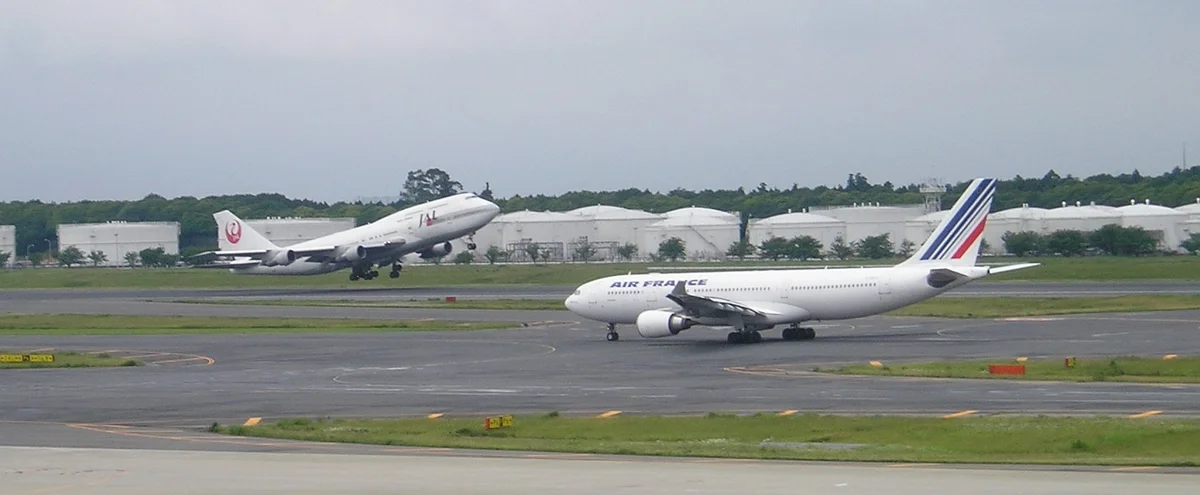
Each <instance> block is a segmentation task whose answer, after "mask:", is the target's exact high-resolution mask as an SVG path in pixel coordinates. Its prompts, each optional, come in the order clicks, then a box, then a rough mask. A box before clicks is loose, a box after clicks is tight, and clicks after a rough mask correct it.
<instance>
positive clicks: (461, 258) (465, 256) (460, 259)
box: [454, 251, 475, 265]
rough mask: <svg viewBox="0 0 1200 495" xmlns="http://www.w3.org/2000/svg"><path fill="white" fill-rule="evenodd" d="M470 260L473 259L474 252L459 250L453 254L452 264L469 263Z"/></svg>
mask: <svg viewBox="0 0 1200 495" xmlns="http://www.w3.org/2000/svg"><path fill="white" fill-rule="evenodd" d="M472 261H475V254H473V253H471V252H470V251H460V252H459V253H458V254H457V255H455V256H454V264H456V265H469V264H471V262H472Z"/></svg>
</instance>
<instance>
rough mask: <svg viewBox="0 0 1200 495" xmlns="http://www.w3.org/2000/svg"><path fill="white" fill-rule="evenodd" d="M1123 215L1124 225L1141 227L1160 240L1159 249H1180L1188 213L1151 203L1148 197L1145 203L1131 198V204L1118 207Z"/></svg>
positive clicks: (1122, 221)
mask: <svg viewBox="0 0 1200 495" xmlns="http://www.w3.org/2000/svg"><path fill="white" fill-rule="evenodd" d="M1116 210H1117V212H1118V213H1119V214H1120V215H1121V225H1122V226H1124V227H1141V228H1143V229H1146V232H1148V233H1149V234H1150V236H1151V237H1154V239H1155V240H1157V241H1158V249H1159V250H1162V251H1178V250H1180V249H1181V248H1180V247H1179V244H1180V242H1182V241H1183V238H1185V237H1187V236H1186V235H1181V234H1182V232H1183V227H1184V224H1185V223H1187V219H1188V214H1187V213H1184V212H1182V211H1178V210H1175V209H1173V208H1167V207H1166V206H1160V205H1155V204H1150V200H1149V199H1147V200H1145V202H1143V203H1138V202H1137V201H1135V200H1130V201H1129V204H1127V205H1125V206H1121V207H1118V208H1116Z"/></svg>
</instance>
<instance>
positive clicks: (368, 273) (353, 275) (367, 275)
mask: <svg viewBox="0 0 1200 495" xmlns="http://www.w3.org/2000/svg"><path fill="white" fill-rule="evenodd" d="M378 276H379V270H370V269H364V268H358V267H355V268H351V269H350V281H351V282H353V281H356V280H358V279H363V280H374V279H375V277H378Z"/></svg>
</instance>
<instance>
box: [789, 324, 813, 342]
mask: <svg viewBox="0 0 1200 495" xmlns="http://www.w3.org/2000/svg"><path fill="white" fill-rule="evenodd" d="M815 338H817V331H816V330H813V329H811V328H801V327H788V328H785V329H783V340H812V339H815Z"/></svg>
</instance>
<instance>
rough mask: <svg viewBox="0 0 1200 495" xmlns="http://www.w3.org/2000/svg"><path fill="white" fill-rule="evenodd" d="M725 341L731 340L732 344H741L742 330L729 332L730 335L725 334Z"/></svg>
mask: <svg viewBox="0 0 1200 495" xmlns="http://www.w3.org/2000/svg"><path fill="white" fill-rule="evenodd" d="M725 341H726V342H729V343H730V344H741V343H742V333H741V332H729V335H727V336H725Z"/></svg>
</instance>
